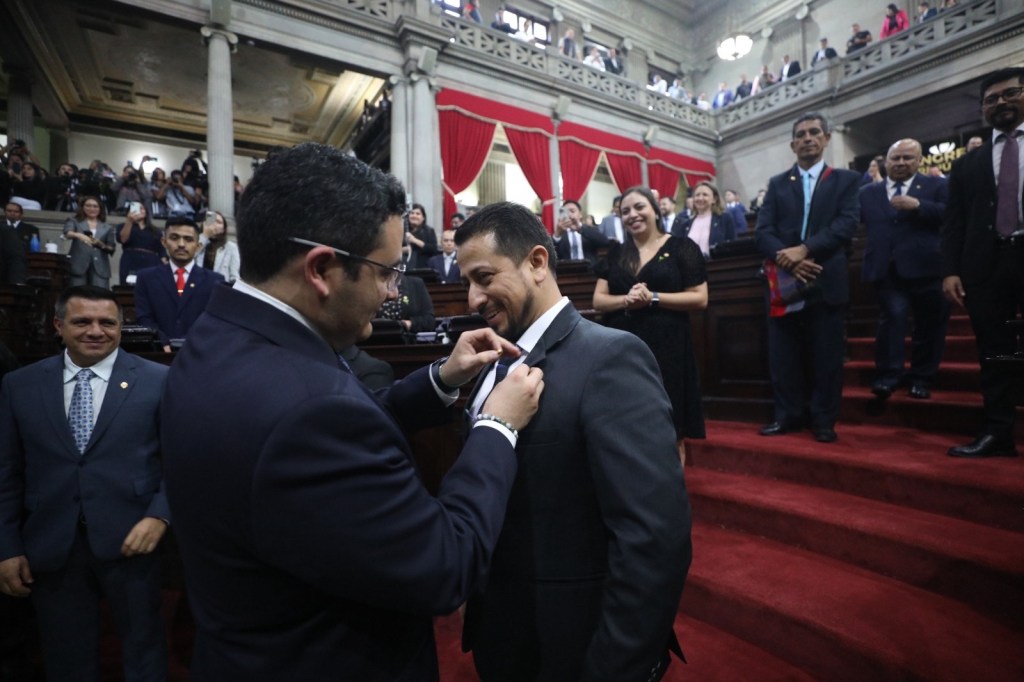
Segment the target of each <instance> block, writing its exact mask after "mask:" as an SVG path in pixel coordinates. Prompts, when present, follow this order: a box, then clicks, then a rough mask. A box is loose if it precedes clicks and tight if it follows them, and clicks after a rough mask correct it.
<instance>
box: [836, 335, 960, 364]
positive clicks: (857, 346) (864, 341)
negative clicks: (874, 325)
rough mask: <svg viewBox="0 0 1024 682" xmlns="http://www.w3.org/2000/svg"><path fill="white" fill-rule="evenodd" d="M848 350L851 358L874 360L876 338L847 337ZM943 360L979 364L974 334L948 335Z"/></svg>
mask: <svg viewBox="0 0 1024 682" xmlns="http://www.w3.org/2000/svg"><path fill="white" fill-rule="evenodd" d="M846 352H847V354H848V355H849V359H850V360H874V359H875V339H874V338H873V337H871V338H867V337H863V336H858V337H850V338H848V339H846ZM906 357H908V358H909V357H910V340H909V339H907V341H906ZM942 361H943V362H973V363H974V364H975V365H977V364H978V347H977V345H976V343H975V341H974V337H973V336H947V337H946V346H945V349H944V350H943V352H942Z"/></svg>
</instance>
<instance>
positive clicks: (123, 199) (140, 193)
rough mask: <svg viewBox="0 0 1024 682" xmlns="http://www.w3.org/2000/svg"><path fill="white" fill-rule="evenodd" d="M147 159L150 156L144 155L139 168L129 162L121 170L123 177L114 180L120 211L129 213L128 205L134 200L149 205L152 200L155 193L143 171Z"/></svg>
mask: <svg viewBox="0 0 1024 682" xmlns="http://www.w3.org/2000/svg"><path fill="white" fill-rule="evenodd" d="M146 161H149V157H148V156H143V157H142V162H141V163H139V170H136V169H135V167H134V166H133V165H131V164H130V163H129V164H128V165H127V166H125V167H124V168H123V169H122V170H121V177H119V178H118V179H117V180H115V181H114V185H113V187H112V189H113V191H114V192H116V194H117V198H116V199H115V200H114V206H116V207H117V208H116V211H117V212H118V213H124V214H125V215H127V214H128V206H129V204H131V203H133V202H135V203H140V204H144V205H146V206H149V204H150V201H152V198H153V195H152V192H151V191H150V188H149V183H148V182H146V176H145V175H143V174H142V172H141V169H142V164H143V163H145V162H146Z"/></svg>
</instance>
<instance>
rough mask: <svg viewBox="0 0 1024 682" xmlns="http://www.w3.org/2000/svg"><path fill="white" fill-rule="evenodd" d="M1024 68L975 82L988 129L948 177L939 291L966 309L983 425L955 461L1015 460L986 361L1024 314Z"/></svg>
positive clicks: (1005, 408) (1007, 410) (1006, 395)
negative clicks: (980, 142) (986, 137)
mask: <svg viewBox="0 0 1024 682" xmlns="http://www.w3.org/2000/svg"><path fill="white" fill-rule="evenodd" d="M1022 86H1024V69H1022V68H1011V69H1002V70H1000V71H996V72H994V73H991V74H989V75H988V76H986V77H985V78H984V79H983V80H982V82H981V112H982V114H983V115H984V117H985V121H986V122H987V123H988V124H989V125H991V126H992V128H993V130H992V136H991V138H990V139H989V140H988V141H987V142H985V145H984V146H983V147H981V148H979V149H975V150H974V151H973V152H970V153H969V154H966V155H964V156H962V157H961V158H959V159H957V161H956V162H954V164H953V169H952V171H951V173H950V176H949V204H948V206H947V209H946V220H945V222H944V223H943V227H942V269H943V274H944V275H945V278H944V279H943V282H942V289H943V291H944V292H945V294H946V297H947V298H949V299H950V300H951V301H953V302H955V303H957V304H958V305H961V306H966V307H967V312H968V314H970V316H971V326H972V327H973V328H974V335H975V336H976V337H977V343H978V357H979V358H980V360H981V393H982V396H983V398H984V401H985V421H984V424H983V425H982V428H981V433H980V434H979V435H978V437H977V438H975V439H974V441H972V442H971V443H968V444H966V445H962V446H958V447H954V448H950V450H949V454H950V455H952V456H954V457H996V456H1014V455H1016V454H1017V449H1016V447H1015V446H1014V443H1013V423H1014V417H1015V414H1014V412H1015V410H1014V404H1013V397H1012V395H1011V393H1012V392H1011V388H1012V385H1011V381H1012V377H1010V376H1009V375H1008V374H1007V373H1006V372H1005V371H1002V370H1000V369H998V368H997V367H995V366H993V365H992V364H991V363H990V362H988V358H990V357H994V356H999V355H1011V354H1013V353H1014V352H1015V351H1016V350H1017V345H1016V342H1017V339H1016V336H1015V332H1014V330H1013V329H1011V328H1009V327H1008V326H1007V324H1006V321H1007V320H1010V319H1013V318H1017V317H1018V316H1019V314H1020V311H1021V310H1022V309H1024V221H1022V219H1021V205H1022V203H1024V199H1022V181H1024V165H1022V163H1021V162H1022V160H1024V154H1021V152H1020V146H1021V145H1022V144H1024V142H1022V139H1021V135H1022V132H1024V130H1022V129H1024V96H1022V94H1021V93H1022V92H1024V91H1022Z"/></svg>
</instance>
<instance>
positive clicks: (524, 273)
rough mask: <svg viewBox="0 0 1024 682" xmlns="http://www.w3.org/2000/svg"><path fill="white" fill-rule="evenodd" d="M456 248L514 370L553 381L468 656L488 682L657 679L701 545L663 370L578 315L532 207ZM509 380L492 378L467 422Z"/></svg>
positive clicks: (499, 211)
mask: <svg viewBox="0 0 1024 682" xmlns="http://www.w3.org/2000/svg"><path fill="white" fill-rule="evenodd" d="M456 241H457V242H458V244H459V257H460V258H461V259H462V272H463V276H464V277H466V279H467V280H468V282H469V307H470V308H471V309H473V310H475V311H477V312H479V313H480V314H481V315H482V316H483V317H484V319H485V320H487V323H488V325H490V327H491V328H493V329H494V330H495V331H497V332H498V333H499V334H501V335H502V336H503V337H504V338H506V339H508V340H510V341H511V340H515V341H516V343H517V346H518V347H520V348H521V349H522V350H523V353H524V355H525V358H524V359H521V360H519V361H518V362H522V363H523V364H526V365H529V366H532V367H543V368H544V377H545V386H546V388H545V391H544V395H543V396H542V397H541V402H540V409H539V410H538V412H537V416H536V417H535V418H534V420H533V421H532V422H531V423H530V426H529V427H528V428H526V429H524V430H523V431H522V434H521V440H520V442H519V446H518V448H517V451H518V453H519V456H520V468H519V473H518V475H517V476H516V482H515V486H514V487H513V490H512V498H511V500H510V501H509V508H508V515H507V517H506V519H505V525H504V527H503V528H502V531H501V537H500V539H499V540H498V546H497V548H496V549H495V552H494V561H493V563H492V565H491V569H490V575H489V577H488V580H487V583H486V585H485V586H484V588H483V589H482V590H481V591H480V592H479V593H478V594H477V595H475V596H474V597H473V598H472V599H471V600H470V602H469V604H468V605H467V608H466V616H465V630H464V633H463V646H464V647H465V648H466V649H467V650H470V649H471V650H472V651H473V658H474V661H475V663H476V667H477V670H478V671H479V673H480V677H481V679H482V680H485V682H494V681H508V682H526V681H529V680H609V681H611V680H658V679H661V678H662V676H663V675H664V674H665V670H666V667H667V664H668V662H669V656H668V654H669V650H670V649H671V650H674V651H676V652H677V653H678V652H679V649H678V642H677V641H676V639H675V636H674V634H673V631H672V622H673V619H674V617H675V613H676V610H677V608H678V605H679V595H680V592H681V590H682V588H683V583H684V581H685V578H686V572H687V569H688V566H689V563H690V556H691V546H690V507H689V501H688V498H687V494H686V485H685V483H684V480H683V472H682V467H681V465H680V461H679V455H678V451H677V449H676V441H675V428H674V427H673V425H672V417H671V407H670V404H669V401H668V397H667V396H666V394H665V389H664V388H663V387H662V384H661V375H660V373H659V370H658V366H657V364H656V362H655V360H654V356H653V355H652V354H651V352H650V350H649V349H648V348H647V346H646V345H645V344H644V343H643V342H642V341H640V340H639V339H638V338H637V337H635V336H633V335H631V334H628V333H624V332H621V331H618V330H613V329H609V328H607V327H603V326H600V325H597V324H594V323H592V322H589V321H587V320H584V319H583V318H582V317H580V314H579V313H578V312H577V311H576V309H575V308H574V307H573V306H572V304H571V303H569V301H568V299H566V298H564V297H563V296H562V295H561V293H560V292H559V289H558V284H557V282H556V281H555V255H554V249H553V245H552V243H551V240H550V238H549V237H548V235H547V233H546V232H545V231H544V228H543V226H542V225H541V224H540V223H539V221H537V219H536V217H535V216H534V215H533V214H532V213H530V211H529V210H527V209H526V208H525V207H523V206H519V205H516V204H509V203H503V204H493V205H491V206H488V207H486V208H484V209H483V210H482V211H480V212H479V213H477V214H476V215H475V216H473V217H472V218H470V219H469V220H467V221H466V223H465V224H464V225H463V226H462V229H460V230H459V232H458V234H457V235H456ZM516 364H517V363H512V364H511V367H513V368H514V367H515V366H516ZM504 369H505V368H501V367H499V366H495V367H492V368H490V369H489V370H485V372H484V373H482V374H481V380H480V382H479V383H478V385H477V387H476V388H475V389H474V392H473V393H472V394H470V397H469V399H468V401H467V405H468V408H469V411H470V414H473V413H475V412H476V411H477V410H478V409H480V407H479V406H480V405H481V404H482V403H483V401H484V400H489V398H487V395H488V392H489V391H490V390H491V387H492V386H493V385H494V384H495V382H496V381H500V380H501V379H500V375H501V374H502V373H503V370H504ZM506 381H507V379H506ZM501 385H502V384H498V387H499V388H500V387H501ZM492 395H493V394H492Z"/></svg>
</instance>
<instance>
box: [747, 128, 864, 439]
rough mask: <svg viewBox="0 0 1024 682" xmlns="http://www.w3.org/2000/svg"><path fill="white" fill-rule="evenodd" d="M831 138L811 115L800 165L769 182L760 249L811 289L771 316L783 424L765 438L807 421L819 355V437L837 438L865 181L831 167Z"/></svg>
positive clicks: (798, 136) (815, 407)
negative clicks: (793, 306) (853, 249)
mask: <svg viewBox="0 0 1024 682" xmlns="http://www.w3.org/2000/svg"><path fill="white" fill-rule="evenodd" d="M830 138H831V133H830V132H829V126H828V121H827V119H826V118H825V117H824V115H822V114H820V113H817V112H810V113H806V114H804V115H802V116H800V118H798V119H797V120H796V123H794V124H793V139H792V140H791V141H790V143H789V146H790V149H792V150H793V153H794V154H796V165H795V166H793V167H792V168H790V169H789V170H787V171H785V172H784V173H779V174H778V175H776V176H774V177H773V178H772V179H771V180H770V181H769V183H768V192H767V194H766V195H765V198H764V206H763V207H762V208H761V210H760V211H759V212H758V214H757V228H756V229H755V232H754V237H755V241H756V244H757V248H758V250H759V251H760V252H761V254H762V255H763V256H764V257H765V258H766V259H767V260H770V261H772V262H774V263H775V265H776V266H777V267H779V268H781V269H783V270H785V271H787V272H788V273H790V274H791V275H792V276H793V277H795V278H796V279H797V280H798V281H800V282H802V283H804V284H805V285H807V296H806V298H805V300H804V301H803V305H802V308H800V309H799V310H794V311H792V312H789V313H787V314H785V315H781V316H774V315H769V317H768V359H769V365H770V370H771V379H772V391H773V394H774V398H775V421H774V422H772V423H771V424H768V425H767V426H765V427H763V428H762V429H761V431H760V433H761V435H762V436H778V435H781V434H784V433H788V432H790V431H796V430H798V429H800V428H801V427H802V424H803V421H804V377H803V363H804V357H805V356H806V355H808V354H810V355H811V357H812V358H813V368H814V390H813V392H812V394H811V400H810V420H811V424H810V426H811V430H812V432H813V434H814V438H815V440H817V441H819V442H822V443H831V442H833V441H835V440H836V432H835V423H836V419H838V417H839V407H840V399H841V398H842V392H843V351H844V346H843V344H844V340H845V334H844V326H843V325H844V318H845V314H846V305H847V303H848V302H849V299H850V285H849V276H848V275H847V258H846V249H847V247H849V245H850V240H851V239H852V237H853V231H854V229H855V228H856V226H857V221H858V218H859V217H860V207H859V206H858V204H857V188H858V186H859V185H860V176H859V175H858V174H857V173H854V172H853V171H848V170H842V169H837V168H831V167H829V166H827V165H825V159H824V156H825V148H826V147H827V146H828V142H829V139H830Z"/></svg>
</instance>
